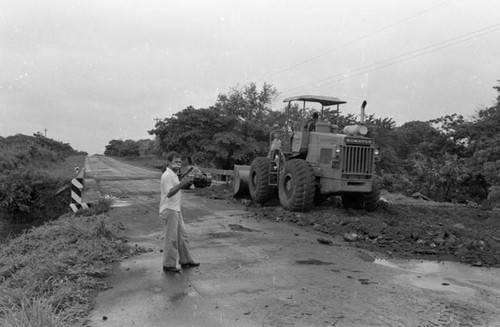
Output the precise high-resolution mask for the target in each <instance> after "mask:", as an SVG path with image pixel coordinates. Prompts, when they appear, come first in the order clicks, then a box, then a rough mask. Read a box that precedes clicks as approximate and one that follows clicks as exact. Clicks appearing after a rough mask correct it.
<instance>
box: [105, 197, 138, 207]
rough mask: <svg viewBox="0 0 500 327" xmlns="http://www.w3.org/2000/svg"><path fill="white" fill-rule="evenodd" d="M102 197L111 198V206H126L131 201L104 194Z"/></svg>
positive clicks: (130, 203)
mask: <svg viewBox="0 0 500 327" xmlns="http://www.w3.org/2000/svg"><path fill="white" fill-rule="evenodd" d="M104 198H105V199H107V200H111V207H112V208H119V207H128V206H131V205H132V204H133V203H132V202H130V201H125V200H120V199H119V198H117V197H115V196H113V195H110V194H106V195H104Z"/></svg>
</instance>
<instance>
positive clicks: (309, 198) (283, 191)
mask: <svg viewBox="0 0 500 327" xmlns="http://www.w3.org/2000/svg"><path fill="white" fill-rule="evenodd" d="M315 191H316V177H315V176H314V171H313V169H312V167H311V166H310V165H309V164H308V163H307V162H306V161H305V160H302V159H292V160H290V161H288V162H286V163H285V167H284V169H283V174H282V175H281V176H280V181H279V186H278V194H279V198H280V203H281V205H282V206H283V207H284V208H285V209H287V210H290V211H308V210H310V209H311V208H312V206H313V203H314V194H315Z"/></svg>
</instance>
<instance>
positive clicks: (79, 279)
mask: <svg viewBox="0 0 500 327" xmlns="http://www.w3.org/2000/svg"><path fill="white" fill-rule="evenodd" d="M142 251H143V250H142V249H140V248H135V247H129V246H128V245H127V243H126V241H125V240H124V238H123V234H122V229H121V227H120V226H119V225H117V224H116V223H113V222H111V221H110V219H109V218H108V217H107V216H106V215H105V214H100V215H91V216H79V217H77V216H75V215H69V214H68V215H64V216H62V217H60V218H59V219H57V220H55V221H52V222H49V223H47V224H45V225H43V226H40V227H37V228H34V229H31V230H30V231H28V232H26V233H24V234H22V235H21V236H19V237H17V238H15V239H12V240H10V242H8V243H7V244H4V245H2V248H1V250H0V326H5V327H17V326H24V327H41V326H49V327H50V326H79V325H81V324H82V318H83V317H85V316H86V315H87V314H88V312H89V311H90V310H91V308H92V299H93V296H94V294H95V293H96V292H98V291H102V290H105V289H106V288H107V286H106V284H105V283H104V281H103V279H102V277H104V276H106V275H107V274H108V273H109V272H110V271H111V267H112V263H113V262H117V261H119V260H121V258H123V257H124V256H130V255H134V254H137V253H140V252H142Z"/></svg>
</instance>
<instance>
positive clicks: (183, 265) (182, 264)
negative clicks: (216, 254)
mask: <svg viewBox="0 0 500 327" xmlns="http://www.w3.org/2000/svg"><path fill="white" fill-rule="evenodd" d="M199 265H200V263H199V262H194V261H192V262H186V263H181V267H182V268H193V267H198V266H199Z"/></svg>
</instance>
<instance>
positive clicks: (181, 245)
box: [160, 152, 200, 272]
mask: <svg viewBox="0 0 500 327" xmlns="http://www.w3.org/2000/svg"><path fill="white" fill-rule="evenodd" d="M181 164H182V161H181V157H180V155H179V154H178V153H177V152H170V153H168V154H167V169H166V170H165V172H164V173H163V175H162V176H161V183H160V188H161V199H160V218H161V219H163V221H164V223H165V243H164V249H163V270H164V271H170V272H180V271H181V270H180V268H178V265H177V264H178V263H179V264H180V266H181V267H182V268H191V267H198V266H199V265H200V264H199V263H198V262H194V261H193V259H192V258H191V254H190V253H189V249H188V247H187V245H188V234H187V230H186V226H185V225H184V219H183V218H182V213H181V201H182V191H181V189H182V188H183V187H185V186H187V185H190V184H191V183H192V177H189V176H185V177H184V178H182V180H181V181H180V182H179V177H177V173H178V172H179V170H180V169H181Z"/></svg>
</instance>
